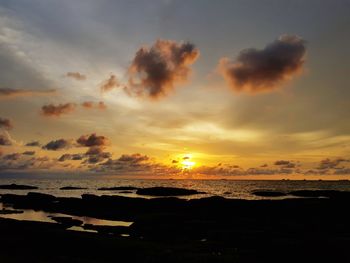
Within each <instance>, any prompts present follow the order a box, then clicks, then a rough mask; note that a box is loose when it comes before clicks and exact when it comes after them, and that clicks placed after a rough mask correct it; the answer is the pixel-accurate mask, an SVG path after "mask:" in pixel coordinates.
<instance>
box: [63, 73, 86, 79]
mask: <svg viewBox="0 0 350 263" xmlns="http://www.w3.org/2000/svg"><path fill="white" fill-rule="evenodd" d="M66 76H67V77H68V78H72V79H75V80H79V81H82V80H86V76H85V75H84V74H81V73H79V72H67V74H66Z"/></svg>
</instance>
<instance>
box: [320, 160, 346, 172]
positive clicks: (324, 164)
mask: <svg viewBox="0 0 350 263" xmlns="http://www.w3.org/2000/svg"><path fill="white" fill-rule="evenodd" d="M349 161H350V160H347V159H344V158H337V159H334V160H331V159H329V158H327V159H324V160H321V162H320V164H319V166H318V167H317V169H318V170H324V169H334V168H337V166H338V165H339V164H340V163H343V162H349Z"/></svg>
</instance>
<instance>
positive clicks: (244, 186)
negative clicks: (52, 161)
mask: <svg viewBox="0 0 350 263" xmlns="http://www.w3.org/2000/svg"><path fill="white" fill-rule="evenodd" d="M12 183H15V184H24V185H33V186H37V187H39V189H38V190H29V191H28V190H1V189H0V194H4V193H13V194H26V193H27V192H40V193H47V194H52V195H54V196H59V197H80V196H81V195H82V194H94V195H120V196H127V197H144V198H151V197H147V196H139V195H137V194H136V191H132V193H121V192H120V191H99V190H97V189H98V188H101V187H115V186H134V187H138V188H143V187H153V186H163V187H180V188H187V189H195V190H198V191H201V192H205V194H199V195H192V196H183V197H181V198H186V199H191V198H202V197H209V196H223V197H225V198H238V199H248V200H253V199H264V198H263V197H258V196H255V195H253V194H252V192H253V191H256V190H275V191H281V192H289V191H294V190H340V191H350V181H347V180H343V181H292V180H278V181H277V180H276V181H266V180H265V181H257V180H239V181H238V180H183V179H181V180H151V179H60V180H56V179H0V184H12ZM64 186H75V187H83V188H87V189H83V190H60V188H61V187H64ZM287 197H289V196H287ZM279 198H286V197H279ZM269 199H271V198H269ZM274 199H278V198H274Z"/></svg>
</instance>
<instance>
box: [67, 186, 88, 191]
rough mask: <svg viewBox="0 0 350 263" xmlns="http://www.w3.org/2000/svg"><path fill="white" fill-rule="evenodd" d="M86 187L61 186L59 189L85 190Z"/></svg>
mask: <svg viewBox="0 0 350 263" xmlns="http://www.w3.org/2000/svg"><path fill="white" fill-rule="evenodd" d="M85 189H87V188H84V187H76V186H63V187H61V188H60V190H85Z"/></svg>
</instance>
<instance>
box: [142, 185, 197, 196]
mask: <svg viewBox="0 0 350 263" xmlns="http://www.w3.org/2000/svg"><path fill="white" fill-rule="evenodd" d="M136 193H137V194H138V195H150V196H183V195H196V194H202V193H203V192H198V191H197V190H192V189H184V188H176V187H149V188H141V189H138V190H137V191H136Z"/></svg>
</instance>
